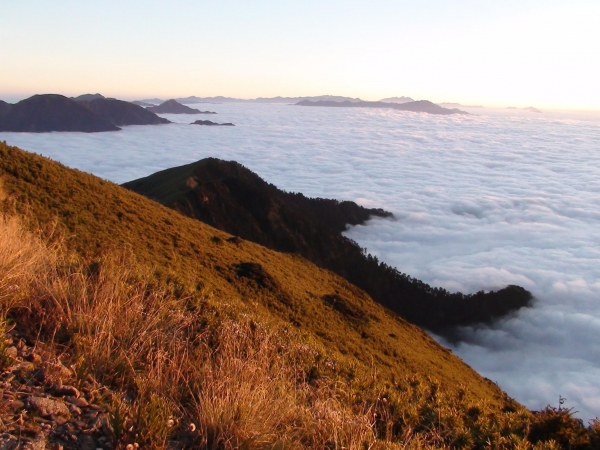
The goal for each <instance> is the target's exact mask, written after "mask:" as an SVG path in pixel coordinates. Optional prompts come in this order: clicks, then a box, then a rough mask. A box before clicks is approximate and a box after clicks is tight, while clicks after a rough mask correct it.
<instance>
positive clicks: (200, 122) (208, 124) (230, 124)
mask: <svg viewBox="0 0 600 450" xmlns="http://www.w3.org/2000/svg"><path fill="white" fill-rule="evenodd" d="M190 125H207V126H220V127H235V125H234V124H232V123H231V122H226V123H216V122H211V121H210V120H196V121H195V122H192V123H191V124H190Z"/></svg>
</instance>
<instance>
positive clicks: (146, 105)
mask: <svg viewBox="0 0 600 450" xmlns="http://www.w3.org/2000/svg"><path fill="white" fill-rule="evenodd" d="M131 103H133V104H134V105H138V106H143V107H144V108H147V107H148V106H156V105H155V104H154V103H147V102H143V101H141V100H136V101H133V102H131Z"/></svg>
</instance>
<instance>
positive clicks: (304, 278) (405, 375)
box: [0, 144, 600, 450]
mask: <svg viewBox="0 0 600 450" xmlns="http://www.w3.org/2000/svg"><path fill="white" fill-rule="evenodd" d="M0 183H1V188H0V212H2V215H0V236H2V239H0V335H3V336H2V337H3V339H0V371H1V372H2V374H3V375H2V377H3V378H2V380H1V381H2V384H0V391H2V394H3V395H2V397H1V398H2V399H3V400H0V423H1V424H2V428H3V430H7V431H9V432H10V433H11V435H12V436H15V437H19V436H26V437H29V438H34V437H38V436H39V435H40V433H50V435H49V436H50V440H51V441H52V442H57V443H60V444H61V445H63V446H64V448H65V449H69V450H70V449H76V448H81V447H80V444H79V442H78V440H77V436H76V435H77V434H79V435H80V436H81V434H86V433H87V436H88V437H90V438H91V439H96V438H97V439H100V437H102V439H105V440H104V441H102V442H101V441H100V440H98V441H96V442H94V443H95V444H96V445H95V446H92V447H91V448H98V447H102V448H106V449H108V448H113V449H125V448H132V447H133V448H135V445H134V444H139V446H140V447H141V448H156V449H159V448H173V449H174V448H177V449H181V448H194V449H203V450H204V449H238V448H239V449H253V448H260V449H275V448H278V449H283V448H291V449H302V448H304V449H306V448H308V449H315V450H317V449H319V450H321V449H342V448H347V449H352V450H359V449H365V448H371V449H434V448H435V449H439V448H445V449H450V448H452V449H454V448H456V449H458V448H460V449H484V448H495V449H513V448H514V449H517V448H519V449H534V448H535V449H539V450H541V449H556V448H565V449H566V448H576V449H579V450H583V449H586V450H587V449H593V448H597V444H598V436H599V435H600V430H599V429H600V426H599V424H598V423H597V422H594V423H592V424H591V425H590V427H588V428H586V427H584V426H583V424H582V423H581V422H580V421H578V420H576V419H574V418H573V417H572V416H571V414H570V412H569V411H568V410H563V409H553V408H547V409H546V410H544V411H542V412H541V413H538V414H533V413H531V412H529V411H527V410H526V409H524V408H522V407H521V406H520V405H518V404H517V403H516V402H514V401H512V400H511V399H509V398H507V397H506V396H505V394H503V393H502V392H501V391H500V389H498V387H497V386H496V385H494V384H493V383H491V382H489V381H488V380H485V379H483V378H481V377H480V376H479V375H477V374H476V373H475V372H474V371H473V370H471V369H470V368H469V367H468V366H466V365H465V364H464V363H462V361H460V359H458V358H456V357H455V356H454V355H452V353H451V352H449V351H448V350H446V349H444V348H442V347H440V346H439V345H438V344H437V343H435V342H434V341H433V340H432V339H430V338H429V337H428V335H427V334H426V333H424V332H422V331H421V330H420V329H418V328H417V327H415V326H412V325H410V324H408V323H406V322H405V321H404V320H402V319H400V318H399V317H398V316H396V315H395V314H394V313H392V312H390V311H388V310H386V309H384V308H383V307H381V306H380V305H378V304H377V303H375V302H373V301H372V300H371V298H369V296H368V295H366V294H365V293H364V292H363V291H361V290H360V289H358V288H356V287H355V286H352V285H351V284H349V283H348V282H347V281H345V280H343V279H341V278H340V277H338V276H336V275H335V274H333V273H331V272H330V271H327V270H322V269H319V268H318V267H316V266H314V265H313V264H311V263H310V262H308V261H307V260H305V259H303V258H302V257H299V256H297V255H293V254H285V253H278V252H275V251H272V250H268V249H267V248H265V247H263V246H260V245H258V244H254V243H251V242H248V241H244V240H242V239H240V238H239V237H234V236H231V235H229V234H227V233H225V232H222V231H219V230H217V229H215V228H212V227H210V226H208V225H206V224H203V223H201V222H199V221H197V220H193V219H191V218H187V217H184V216H182V215H180V214H178V213H176V212H174V211H172V210H170V209H168V208H165V207H163V206H161V205H159V204H158V203H156V202H152V201H150V200H148V199H146V198H144V197H142V196H140V195H138V194H135V193H133V192H130V191H127V190H125V189H123V188H121V187H119V186H116V185H114V184H112V183H109V182H105V181H102V180H100V179H98V178H96V177H94V176H91V175H88V174H85V173H82V172H79V171H76V170H72V169H68V168H66V167H64V166H62V165H60V164H58V163H55V162H52V161H50V160H48V159H46V158H43V157H40V156H36V155H32V154H29V153H26V152H24V151H22V150H19V149H17V148H15V147H10V146H7V145H5V144H0ZM350 209H351V210H352V211H359V210H357V209H355V208H350ZM336 215H337V214H334V217H335V216H336ZM14 217H17V218H18V219H16V220H15V219H14ZM21 223H22V224H25V225H26V226H27V227H29V228H30V229H32V230H40V232H41V235H38V234H37V233H35V234H32V233H27V232H24V231H23V230H22V228H23V227H22V226H21ZM13 327H15V329H14V330H13V332H12V333H13V334H12V336H16V334H15V333H14V332H18V336H22V337H23V338H24V339H25V340H26V345H25V346H20V347H18V346H17V348H15V347H7V345H11V344H10V343H8V344H7V342H13V343H14V338H12V337H11V338H9V339H4V338H5V337H7V330H9V329H10V328H13ZM29 349H35V351H33V350H31V352H30V350H29ZM34 353H35V354H37V355H38V357H36V356H35V355H34ZM15 355H16V357H17V358H16V357H15ZM19 355H22V357H26V358H29V361H22V360H19V359H18V356H19ZM40 358H41V360H40ZM57 370H59V371H60V374H56V371H57ZM52 371H54V372H52ZM4 374H8V375H9V377H8V378H6V377H4ZM11 374H16V375H17V376H16V377H13V375H11ZM40 375H44V376H43V377H41V376H40ZM21 380H35V383H30V385H25V384H23V385H22V384H20V383H26V381H21ZM44 380H45V381H44ZM44 382H47V383H55V384H53V385H48V386H46V387H45V388H44V389H49V390H50V391H52V392H53V395H54V396H55V397H54V398H56V397H57V396H60V395H61V394H60V393H59V392H60V391H63V392H64V391H72V389H71V388H70V387H63V384H66V383H68V384H69V385H72V386H74V388H77V389H79V390H80V391H81V392H85V397H86V399H87V400H89V401H92V400H93V402H94V405H99V406H98V407H99V408H101V411H103V414H105V413H104V412H106V414H105V415H108V422H104V423H102V424H99V423H97V421H95V420H94V417H87V416H86V417H83V415H82V416H77V415H76V414H77V412H76V410H71V412H68V413H65V415H67V416H68V415H70V414H73V417H77V419H75V420H73V417H72V418H71V419H69V420H70V422H67V424H66V425H58V426H57V425H56V422H57V421H56V419H55V418H52V417H51V416H50V417H48V415H47V414H46V415H44V413H43V412H40V411H39V410H38V411H37V412H36V410H34V409H31V408H29V410H28V409H27V408H28V407H27V406H26V405H25V404H24V402H21V403H20V404H19V400H18V399H19V398H23V397H19V396H25V397H26V396H27V395H32V394H28V393H27V392H28V391H27V389H30V388H31V386H36V388H37V384H39V383H44ZM63 382H64V383H63ZM36 383H37V384H36ZM29 392H31V391H29ZM12 395H16V396H17V399H16V400H17V401H16V402H15V401H6V400H4V399H5V398H8V397H9V396H12ZM64 395H70V394H64ZM56 401H59V402H60V401H62V400H61V399H57V400H56ZM30 403H31V402H30ZM40 416H42V417H40ZM66 419H68V417H66ZM48 424H50V425H48ZM69 424H74V425H75V426H77V427H80V428H81V430H83V431H75V432H74V434H73V433H71V434H73V436H75V439H73V438H72V437H71V436H70V435H67V436H66V437H65V433H63V432H62V431H61V432H58V431H57V432H58V434H52V433H54V431H53V430H61V426H62V427H65V426H69ZM96 424H97V425H98V426H96V427H95V428H94V426H95V425H96ZM42 425H44V426H45V427H46V428H45V430H46V431H43V430H42ZM100 425H101V426H100ZM48 426H49V427H50V429H51V431H48ZM88 427H90V429H89V430H88ZM86 430H87V431H86ZM106 439H108V441H107V440H106ZM88 441H89V439H88ZM107 443H108V444H110V445H108V444H107ZM534 445H535V447H534Z"/></svg>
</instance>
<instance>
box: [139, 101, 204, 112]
mask: <svg viewBox="0 0 600 450" xmlns="http://www.w3.org/2000/svg"><path fill="white" fill-rule="evenodd" d="M141 106H143V105H141ZM146 109H147V110H148V111H152V112H153V113H155V114H216V113H215V112H211V111H200V110H199V109H195V108H190V107H189V106H185V105H182V104H181V103H178V102H177V101H176V100H172V99H171V100H167V101H166V102H164V103H161V104H160V105H158V106H149V107H147V108H146Z"/></svg>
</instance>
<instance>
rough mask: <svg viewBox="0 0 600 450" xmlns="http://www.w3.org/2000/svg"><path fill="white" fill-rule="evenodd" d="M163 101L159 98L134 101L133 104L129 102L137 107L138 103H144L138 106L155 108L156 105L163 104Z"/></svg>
mask: <svg viewBox="0 0 600 450" xmlns="http://www.w3.org/2000/svg"><path fill="white" fill-rule="evenodd" d="M164 102H165V101H164V100H161V99H160V98H145V99H143V100H136V101H134V102H131V103H133V104H135V105H139V104H140V103H144V104H143V105H140V106H156V105H160V104H161V103H164Z"/></svg>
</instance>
